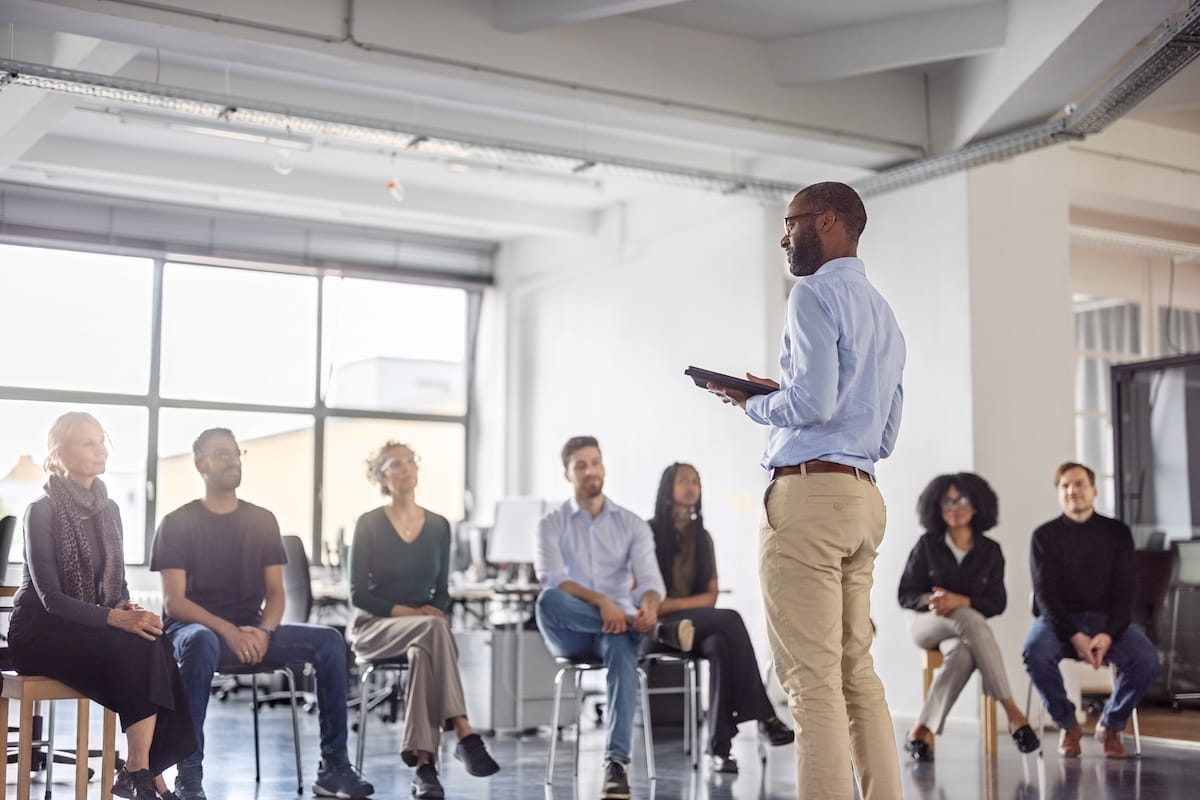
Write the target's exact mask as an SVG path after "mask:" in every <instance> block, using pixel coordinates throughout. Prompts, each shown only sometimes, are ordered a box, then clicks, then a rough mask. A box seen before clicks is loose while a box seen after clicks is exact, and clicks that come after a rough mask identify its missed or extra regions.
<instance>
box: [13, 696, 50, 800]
mask: <svg viewBox="0 0 1200 800" xmlns="http://www.w3.org/2000/svg"><path fill="white" fill-rule="evenodd" d="M33 703H34V701H32V700H27V699H25V698H24V697H22V698H21V722H20V725H21V732H20V734H19V740H18V745H17V800H29V772H30V770H31V769H32V767H33ZM47 760H48V761H52V760H53V759H47Z"/></svg>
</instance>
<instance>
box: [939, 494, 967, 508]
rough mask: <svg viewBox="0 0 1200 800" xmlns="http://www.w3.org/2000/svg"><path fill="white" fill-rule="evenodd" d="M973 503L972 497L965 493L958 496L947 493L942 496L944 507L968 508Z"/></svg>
mask: <svg viewBox="0 0 1200 800" xmlns="http://www.w3.org/2000/svg"><path fill="white" fill-rule="evenodd" d="M969 505H971V498H969V497H967V496H966V495H965V494H960V495H958V496H957V497H951V496H949V495H946V496H945V497H943V498H942V508H966V507H967V506H969Z"/></svg>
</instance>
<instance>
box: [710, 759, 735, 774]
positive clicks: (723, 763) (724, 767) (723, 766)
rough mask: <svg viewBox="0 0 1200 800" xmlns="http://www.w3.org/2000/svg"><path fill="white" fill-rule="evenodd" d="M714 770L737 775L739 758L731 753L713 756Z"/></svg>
mask: <svg viewBox="0 0 1200 800" xmlns="http://www.w3.org/2000/svg"><path fill="white" fill-rule="evenodd" d="M712 771H713V772H724V773H725V774H727V775H737V774H738V763H737V759H736V758H734V757H733V756H730V755H725V756H712Z"/></svg>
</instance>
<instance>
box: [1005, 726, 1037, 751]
mask: <svg viewBox="0 0 1200 800" xmlns="http://www.w3.org/2000/svg"><path fill="white" fill-rule="evenodd" d="M1012 738H1013V742H1015V743H1016V745H1017V749H1018V750H1020V751H1021V752H1022V753H1032V752H1033V751H1034V750H1037V749H1038V748H1039V747H1041V746H1042V741H1041V740H1040V739H1038V735H1037V734H1036V733H1034V732H1033V728H1031V727H1029V726H1028V725H1022V726H1021V727H1019V728H1017V729H1016V730H1015V731H1013V732H1012Z"/></svg>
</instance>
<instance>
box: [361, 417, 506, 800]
mask: <svg viewBox="0 0 1200 800" xmlns="http://www.w3.org/2000/svg"><path fill="white" fill-rule="evenodd" d="M419 469H420V461H419V460H418V458H417V455H416V453H415V452H413V449H412V448H411V447H409V446H408V445H406V444H402V443H400V442H396V441H388V442H385V443H384V445H383V446H382V447H380V448H379V449H378V450H376V451H375V452H374V453H372V454H371V456H370V458H368V459H367V479H368V480H369V481H371V482H372V483H376V484H378V485H379V489H380V491H382V492H383V494H384V495H385V496H386V497H387V498H388V500H387V503H385V504H384V505H383V506H381V507H379V508H376V509H375V510H373V511H368V512H367V513H365V514H363V515H362V516H361V517H359V518H358V523H357V524H356V525H355V526H354V539H353V541H352V543H351V545H350V601H351V602H352V603H353V604H354V607H355V608H356V609H358V612H357V614H356V615H355V618H354V622H353V624H352V626H351V630H350V640H351V643H352V645H353V646H354V652H355V655H357V656H358V658H359V659H362V660H367V661H375V660H379V659H388V658H401V657H407V658H408V688H407V691H406V694H405V713H404V736H403V740H402V743H401V748H400V757H401V758H402V759H403V760H404V763H405V764H407V765H408V766H410V767H416V773H415V774H414V776H413V782H412V793H413V796H414V797H418V798H440V797H444V796H445V793H444V790H443V788H442V785H441V782H440V781H439V779H438V770H437V763H436V759H437V753H438V749H439V744H440V741H441V735H442V729H443V726H444V725H446V724H447V723H449V725H451V726H453V728H454V733H455V735H456V736H457V737H458V746H457V747H455V749H454V757H455V758H457V759H458V760H459V761H462V762H463V763H464V765H465V766H466V770H467V772H468V773H469V774H471V775H475V776H477V777H486V776H488V775H493V774H495V773H496V772H498V771H499V770H500V765H498V764H497V763H496V762H495V761H494V760H493V759H492V757H491V755H489V754H488V751H487V748H486V747H485V746H484V743H483V739H482V738H480V736H479V734H477V733H475V732H474V731H473V730H472V729H471V723H470V722H468V720H467V706H466V700H465V699H464V697H463V688H462V679H461V677H460V676H459V672H458V646H457V645H456V644H455V642H454V636H453V634H451V633H450V625H449V621H448V620H447V619H446V614H447V612H449V610H450V592H449V575H450V523H449V522H448V521H447V520H446V518H445V517H443V516H441V515H440V514H435V513H433V512H432V511H429V510H427V509H425V508H422V507H421V506H419V505H417V501H416V489H417V473H418V471H419Z"/></svg>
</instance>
